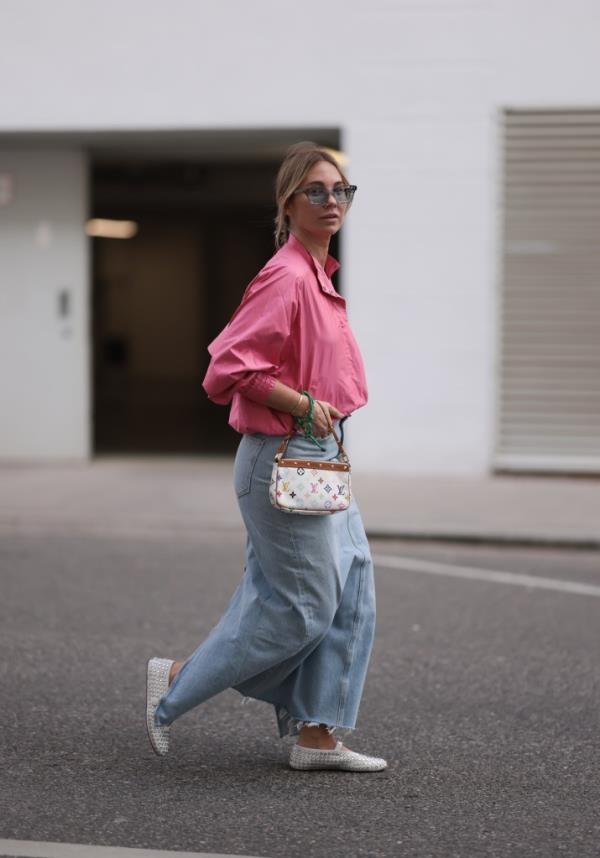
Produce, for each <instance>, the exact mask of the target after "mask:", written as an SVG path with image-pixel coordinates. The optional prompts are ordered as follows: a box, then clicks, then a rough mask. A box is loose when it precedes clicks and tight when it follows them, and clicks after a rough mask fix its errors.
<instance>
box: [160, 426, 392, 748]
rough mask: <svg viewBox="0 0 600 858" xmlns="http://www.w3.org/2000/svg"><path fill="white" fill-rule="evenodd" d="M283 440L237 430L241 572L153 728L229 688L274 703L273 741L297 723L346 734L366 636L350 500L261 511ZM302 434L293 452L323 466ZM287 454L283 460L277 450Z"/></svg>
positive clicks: (364, 562)
mask: <svg viewBox="0 0 600 858" xmlns="http://www.w3.org/2000/svg"><path fill="white" fill-rule="evenodd" d="M281 440H282V437H281V436H273V435H264V434H262V433H257V434H254V435H243V436H242V439H241V442H240V444H239V447H238V451H237V454H236V458H235V465H234V485H235V490H236V493H237V497H238V503H239V506H240V510H241V513H242V517H243V519H244V523H245V525H246V530H247V541H246V565H245V569H244V574H243V576H242V579H241V581H240V583H239V585H238V587H237V589H236V590H235V592H234V593H233V595H232V596H231V599H230V601H229V604H228V605H227V607H226V609H225V613H224V614H223V616H222V617H221V619H220V620H219V622H218V623H217V625H216V626H214V628H213V629H212V631H211V632H210V633H209V635H208V637H207V638H205V640H204V641H203V642H202V643H201V644H200V646H199V647H198V648H197V649H196V650H195V652H193V653H192V655H191V656H190V657H189V658H188V659H187V661H186V662H185V663H184V665H183V666H182V668H181V670H180V671H179V673H178V674H177V675H176V677H175V679H174V680H173V683H172V684H171V686H170V688H169V689H168V691H167V692H166V693H165V695H164V696H163V697H162V699H161V701H160V704H159V706H158V708H157V709H156V712H155V721H156V723H157V724H161V725H162V724H171V723H172V722H173V721H174V720H175V719H176V718H179V717H180V716H181V715H183V714H184V713H185V712H187V711H188V710H190V709H192V708H193V707H194V706H197V705H198V704H200V703H202V702H203V701H205V700H208V698H210V697H212V696H214V695H215V694H218V693H219V692H220V691H224V690H225V689H226V688H234V689H235V690H236V691H239V692H240V693H241V694H242V695H244V697H250V698H255V699H257V700H263V701H266V702H268V703H272V704H273V705H274V707H275V715H276V719H277V727H278V730H279V736H280V738H283V737H284V736H287V735H297V734H298V733H299V732H300V729H301V728H302V726H303V725H304V724H325V725H327V727H328V729H329V731H330V732H332V733H333V732H334V731H337V732H339V733H342V734H344V733H347V732H349V731H351V730H353V729H354V727H355V723H356V717H357V713H358V708H359V704H360V700H361V697H362V692H363V686H364V682H365V676H366V673H367V667H368V663H369V657H370V654H371V648H372V644H373V635H374V631H375V587H374V580H373V564H372V561H371V555H370V552H369V545H368V542H367V538H366V535H365V531H364V527H363V524H362V520H361V517H360V513H359V510H358V507H357V505H356V502H355V500H352V501H351V504H350V507H349V509H348V510H347V511H346V512H338V513H335V514H334V515H296V514H293V513H292V514H290V513H285V512H282V511H281V510H277V509H275V508H274V507H273V506H271V503H270V501H269V482H270V478H271V469H272V467H273V458H274V455H275V451H276V449H277V447H278V446H279V444H280V442H281ZM320 443H321V444H322V446H323V447H324V450H319V449H318V448H317V447H316V446H315V445H314V444H313V443H312V442H311V441H309V440H308V439H307V438H305V437H304V436H303V435H295V436H293V438H292V439H291V441H290V443H289V445H288V452H289V455H290V456H291V457H295V458H311V459H314V460H332V459H334V458H335V457H336V456H337V452H338V449H337V444H336V442H335V439H334V438H333V436H332V435H329V436H328V437H327V438H325V439H321V442H320ZM286 455H287V454H286Z"/></svg>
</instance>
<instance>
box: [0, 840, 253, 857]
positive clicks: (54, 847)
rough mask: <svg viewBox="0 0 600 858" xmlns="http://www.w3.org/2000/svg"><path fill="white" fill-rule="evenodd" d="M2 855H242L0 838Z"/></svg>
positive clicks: (0, 854)
mask: <svg viewBox="0 0 600 858" xmlns="http://www.w3.org/2000/svg"><path fill="white" fill-rule="evenodd" d="M3 855H10V856H11V858H13V856H19V858H242V856H240V855H221V854H217V853H216V852H177V851H175V852H174V851H172V850H166V851H165V850H164V849H132V848H130V847H127V846H90V845H87V844H84V843H42V842H39V843H38V842H36V841H35V840H0V858H1V856H3ZM243 858H251V856H243Z"/></svg>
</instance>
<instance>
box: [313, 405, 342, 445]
mask: <svg viewBox="0 0 600 858" xmlns="http://www.w3.org/2000/svg"><path fill="white" fill-rule="evenodd" d="M343 416H344V415H343V414H342V412H341V411H338V410H337V408H336V407H335V406H333V405H332V404H331V403H330V402H323V401H322V400H320V399H316V400H315V410H314V412H313V423H312V425H313V433H314V435H315V437H316V438H325V436H326V435H329V433H330V432H331V430H332V428H333V426H332V423H333V421H334V420H339V418H340V417H343Z"/></svg>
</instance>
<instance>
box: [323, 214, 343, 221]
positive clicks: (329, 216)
mask: <svg viewBox="0 0 600 858" xmlns="http://www.w3.org/2000/svg"><path fill="white" fill-rule="evenodd" d="M338 217H339V215H336V214H328V215H321V220H337V219H338Z"/></svg>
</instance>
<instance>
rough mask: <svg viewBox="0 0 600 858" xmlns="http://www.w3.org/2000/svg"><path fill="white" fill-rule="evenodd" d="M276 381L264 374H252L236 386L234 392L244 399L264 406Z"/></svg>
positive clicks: (273, 377)
mask: <svg viewBox="0 0 600 858" xmlns="http://www.w3.org/2000/svg"><path fill="white" fill-rule="evenodd" d="M276 381H277V379H276V378H275V376H274V375H267V373H266V372H253V373H252V374H251V375H249V376H248V377H247V378H245V379H244V380H243V381H242V382H241V383H240V384H238V385H236V391H237V392H238V393H241V394H242V396H245V397H246V399H251V400H252V401H253V402H259V403H260V404H261V405H265V404H266V402H267V399H268V398H269V394H270V393H271V391H272V390H273V388H274V387H275V382H276Z"/></svg>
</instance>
